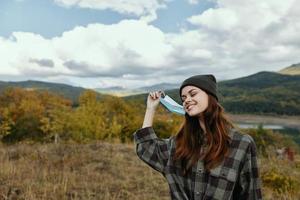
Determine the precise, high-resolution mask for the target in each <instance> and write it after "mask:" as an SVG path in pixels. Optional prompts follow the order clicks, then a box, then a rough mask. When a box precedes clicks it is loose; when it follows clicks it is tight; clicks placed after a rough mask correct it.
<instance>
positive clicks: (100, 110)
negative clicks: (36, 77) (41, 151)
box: [0, 87, 182, 143]
mask: <svg viewBox="0 0 300 200" xmlns="http://www.w3.org/2000/svg"><path fill="white" fill-rule="evenodd" d="M78 102H79V104H78V105H76V106H74V105H73V104H72V101H71V100H68V99H66V98H64V97H62V96H59V95H57V94H54V93H51V92H48V91H45V90H43V91H42V90H26V89H22V88H16V87H11V88H7V89H6V90H5V91H3V92H2V93H1V95H0V138H1V140H2V141H3V142H6V143H10V142H17V141H24V140H30V141H32V140H33V141H41V142H50V141H58V139H60V140H73V141H77V142H86V141H89V140H106V141H110V142H113V141H116V142H122V143H125V142H132V140H133V133H134V131H135V130H137V129H138V128H140V127H141V126H142V119H143V115H144V111H145V105H142V104H138V103H137V102H135V101H130V102H128V101H125V100H123V99H122V98H119V97H114V96H101V97H99V95H98V93H97V92H95V91H93V90H86V91H84V92H82V93H81V95H80V96H79V99H78ZM155 120H156V121H155V126H156V127H155V128H156V129H157V132H158V135H159V136H162V137H164V136H169V135H170V134H172V133H171V132H174V131H175V130H176V128H178V127H179V125H180V123H181V120H182V119H181V118H179V117H176V116H174V117H171V119H170V116H168V114H167V115H165V112H164V110H163V109H162V108H159V110H158V115H157V118H156V119H155ZM168 120H169V121H168ZM167 121H168V123H166V122H167Z"/></svg>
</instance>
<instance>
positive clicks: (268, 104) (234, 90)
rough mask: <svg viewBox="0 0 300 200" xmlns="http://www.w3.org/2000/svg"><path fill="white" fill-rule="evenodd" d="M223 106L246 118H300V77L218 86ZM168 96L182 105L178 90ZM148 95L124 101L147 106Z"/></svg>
mask: <svg viewBox="0 0 300 200" xmlns="http://www.w3.org/2000/svg"><path fill="white" fill-rule="evenodd" d="M218 90H219V96H220V103H221V104H222V105H223V107H224V108H225V110H226V111H228V112H231V113H236V114H238V113H243V114H272V115H300V76H299V75H293V76H291V75H283V74H279V73H275V72H266V71H264V72H259V73H256V74H253V75H250V76H246V77H242V78H237V79H232V80H226V81H221V82H219V83H218ZM165 93H166V94H168V95H169V96H170V97H172V98H173V99H174V100H175V101H177V102H178V103H181V100H180V98H179V94H178V89H173V90H166V91H165ZM146 96H147V94H140V95H133V96H128V97H125V99H126V100H127V101H133V100H134V101H136V102H137V101H138V102H139V103H145V99H146Z"/></svg>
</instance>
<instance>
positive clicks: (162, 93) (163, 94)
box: [158, 90, 166, 98]
mask: <svg viewBox="0 0 300 200" xmlns="http://www.w3.org/2000/svg"><path fill="white" fill-rule="evenodd" d="M158 92H159V93H161V97H162V98H165V96H166V94H165V92H164V91H162V90H159V91H158Z"/></svg>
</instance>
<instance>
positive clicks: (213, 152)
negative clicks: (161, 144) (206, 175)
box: [174, 94, 234, 175]
mask: <svg viewBox="0 0 300 200" xmlns="http://www.w3.org/2000/svg"><path fill="white" fill-rule="evenodd" d="M202 118H203V119H204V124H205V128H206V134H205V135H204V131H203V130H202V128H201V127H200V123H199V116H195V117H191V116H189V115H188V114H185V121H184V122H183V124H182V125H181V128H180V130H179V132H178V133H177V134H176V137H175V141H176V150H175V154H174V160H179V161H181V165H182V168H183V174H184V175H185V174H186V173H187V172H188V171H189V170H190V169H191V167H192V166H193V165H194V164H195V163H196V162H197V161H198V160H199V159H203V161H204V167H205V169H206V170H210V169H212V168H214V167H216V166H217V165H218V164H220V163H221V161H222V160H223V159H224V157H225V155H226V154H227V153H228V149H229V142H230V137H229V131H230V129H231V128H233V127H234V125H233V123H232V122H231V121H230V120H229V119H228V118H227V117H226V115H225V112H224V108H223V107H222V106H221V105H220V104H219V103H218V101H217V100H216V98H215V97H213V96H211V95H210V94H208V107H207V109H206V110H205V111H204V112H203V113H202ZM204 137H206V138H204ZM205 139H206V143H205V144H204V140H205ZM204 145H206V147H205V151H204V152H203V150H201V148H202V147H203V146H204Z"/></svg>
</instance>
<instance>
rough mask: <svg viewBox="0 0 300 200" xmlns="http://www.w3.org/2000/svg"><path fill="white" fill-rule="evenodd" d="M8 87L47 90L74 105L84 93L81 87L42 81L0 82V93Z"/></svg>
mask: <svg viewBox="0 0 300 200" xmlns="http://www.w3.org/2000/svg"><path fill="white" fill-rule="evenodd" d="M8 87H20V88H24V89H27V90H47V91H49V92H52V93H55V94H59V95H61V96H63V97H65V98H67V99H70V100H72V102H73V104H74V105H76V104H77V103H78V102H77V101H78V97H79V95H80V94H81V93H82V92H83V91H85V90H86V89H85V88H82V87H73V86H70V85H67V84H60V83H49V82H42V81H32V80H29V81H20V82H4V81H0V93H1V92H3V91H4V90H5V89H6V88H8Z"/></svg>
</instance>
